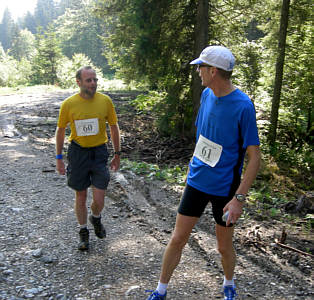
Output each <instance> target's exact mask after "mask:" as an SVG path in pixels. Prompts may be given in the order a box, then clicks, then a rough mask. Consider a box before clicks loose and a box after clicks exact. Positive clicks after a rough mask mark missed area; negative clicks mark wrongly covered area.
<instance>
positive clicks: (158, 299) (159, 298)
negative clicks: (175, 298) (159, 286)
mask: <svg viewBox="0 0 314 300" xmlns="http://www.w3.org/2000/svg"><path fill="white" fill-rule="evenodd" d="M146 292H153V293H152V294H151V295H150V296H149V297H148V298H147V299H146V300H166V298H167V292H166V294H164V295H160V294H159V293H158V292H157V291H146Z"/></svg>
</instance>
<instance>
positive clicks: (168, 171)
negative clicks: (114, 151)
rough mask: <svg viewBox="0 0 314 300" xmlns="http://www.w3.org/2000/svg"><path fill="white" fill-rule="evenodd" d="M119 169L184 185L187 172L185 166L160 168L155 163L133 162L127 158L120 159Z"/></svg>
mask: <svg viewBox="0 0 314 300" xmlns="http://www.w3.org/2000/svg"><path fill="white" fill-rule="evenodd" d="M121 170H129V171H132V172H134V173H135V174H137V175H143V176H145V177H146V178H149V179H157V180H165V181H167V182H168V183H177V184H180V185H184V183H185V177H186V172H187V168H182V167H180V166H175V167H172V168H160V167H159V166H158V165H155V164H148V163H145V162H135V161H130V160H127V159H123V160H122V161H121Z"/></svg>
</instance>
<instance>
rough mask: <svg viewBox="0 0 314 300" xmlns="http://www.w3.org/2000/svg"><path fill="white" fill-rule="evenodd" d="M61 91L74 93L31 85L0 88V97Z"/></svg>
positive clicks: (50, 86) (56, 88)
mask: <svg viewBox="0 0 314 300" xmlns="http://www.w3.org/2000/svg"><path fill="white" fill-rule="evenodd" d="M61 91H69V92H71V91H74V89H68V90H65V89H62V88H60V87H58V86H56V85H33V86H17V87H1V88H0V95H13V94H43V93H53V92H61Z"/></svg>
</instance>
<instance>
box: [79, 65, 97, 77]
mask: <svg viewBox="0 0 314 300" xmlns="http://www.w3.org/2000/svg"><path fill="white" fill-rule="evenodd" d="M85 70H93V71H94V72H95V70H94V69H93V68H92V67H91V66H84V67H81V68H79V69H78V70H77V72H76V74H75V78H76V79H77V80H81V79H82V72H83V71H85ZM95 73H96V72H95Z"/></svg>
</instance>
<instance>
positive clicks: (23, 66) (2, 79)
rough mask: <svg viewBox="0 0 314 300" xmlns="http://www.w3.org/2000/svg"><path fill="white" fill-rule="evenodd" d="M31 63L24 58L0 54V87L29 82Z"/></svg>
mask: <svg viewBox="0 0 314 300" xmlns="http://www.w3.org/2000/svg"><path fill="white" fill-rule="evenodd" d="M30 70H31V64H30V62H29V61H27V60H26V59H21V60H20V61H17V60H15V59H14V58H13V57H11V56H9V55H7V54H2V55H1V56H0V87H5V86H8V87H15V86H17V85H24V84H27V83H28V82H29V75H30Z"/></svg>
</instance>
